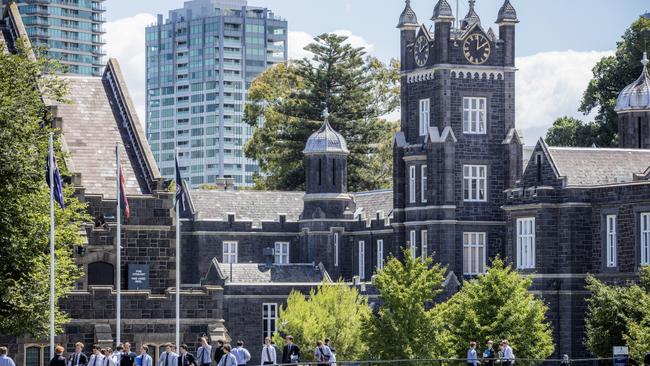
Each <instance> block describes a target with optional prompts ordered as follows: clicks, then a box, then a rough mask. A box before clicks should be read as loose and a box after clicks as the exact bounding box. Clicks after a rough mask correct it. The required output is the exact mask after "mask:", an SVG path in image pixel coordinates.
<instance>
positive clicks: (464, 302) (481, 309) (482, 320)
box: [440, 258, 554, 359]
mask: <svg viewBox="0 0 650 366" xmlns="http://www.w3.org/2000/svg"><path fill="white" fill-rule="evenodd" d="M531 285H532V280H531V279H530V278H528V277H524V276H522V275H520V274H519V273H517V271H515V270H513V269H512V267H511V266H506V265H505V263H504V262H503V260H501V259H499V258H496V259H495V260H494V261H493V263H492V266H491V267H490V268H488V270H487V272H486V273H485V274H484V275H482V276H478V277H477V278H475V279H473V280H470V281H468V282H465V283H464V284H463V287H462V288H461V290H460V291H459V292H457V293H456V294H455V295H454V296H452V297H451V298H450V299H449V300H448V301H447V302H446V303H443V304H441V305H440V308H441V309H440V316H441V317H442V318H443V319H445V331H444V332H445V333H446V336H447V337H448V339H449V340H450V342H451V349H452V350H453V352H454V354H453V355H452V356H455V357H460V358H464V357H466V355H467V348H468V346H469V342H470V341H472V340H475V341H477V343H478V344H479V345H480V344H483V343H484V342H485V341H487V340H488V339H492V340H500V339H507V340H508V341H509V342H510V345H511V346H512V348H513V350H514V352H515V355H516V356H517V358H520V359H523V358H537V359H542V358H546V357H548V356H550V355H551V354H552V353H553V350H554V346H553V335H552V329H551V325H550V323H549V321H548V320H547V319H546V313H547V312H548V306H547V305H546V304H545V303H544V302H543V301H542V300H540V299H537V298H535V296H533V295H532V294H531V293H530V292H529V290H530V287H531Z"/></svg>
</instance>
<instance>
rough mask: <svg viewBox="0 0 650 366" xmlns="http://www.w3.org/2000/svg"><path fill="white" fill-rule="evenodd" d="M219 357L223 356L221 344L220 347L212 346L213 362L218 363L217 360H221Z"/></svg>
mask: <svg viewBox="0 0 650 366" xmlns="http://www.w3.org/2000/svg"><path fill="white" fill-rule="evenodd" d="M221 357H223V346H222V347H214V362H216V363H217V365H218V364H219V361H221Z"/></svg>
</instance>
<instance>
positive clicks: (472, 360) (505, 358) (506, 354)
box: [467, 339, 515, 366]
mask: <svg viewBox="0 0 650 366" xmlns="http://www.w3.org/2000/svg"><path fill="white" fill-rule="evenodd" d="M481 362H482V364H483V365H484V366H495V364H497V363H498V364H500V366H512V365H513V364H514V363H515V354H514V353H513V352H512V347H510V344H509V342H508V340H507V339H504V340H502V341H501V342H500V343H499V349H498V350H495V349H494V342H493V341H492V340H489V339H488V341H487V342H485V350H484V351H483V357H482V358H481V359H479V357H478V352H477V351H476V342H470V344H469V349H468V350H467V366H478V364H479V363H481Z"/></svg>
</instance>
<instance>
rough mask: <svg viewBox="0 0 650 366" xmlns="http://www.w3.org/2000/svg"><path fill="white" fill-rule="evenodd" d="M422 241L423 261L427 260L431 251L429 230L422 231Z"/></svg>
mask: <svg viewBox="0 0 650 366" xmlns="http://www.w3.org/2000/svg"><path fill="white" fill-rule="evenodd" d="M420 242H421V247H422V255H421V256H422V262H424V261H426V260H427V255H428V253H427V252H428V251H429V233H428V231H427V230H422V231H420Z"/></svg>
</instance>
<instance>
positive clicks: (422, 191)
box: [420, 165, 429, 203]
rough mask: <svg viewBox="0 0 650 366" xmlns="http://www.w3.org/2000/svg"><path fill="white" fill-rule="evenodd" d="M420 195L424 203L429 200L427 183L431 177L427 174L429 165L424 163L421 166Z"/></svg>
mask: <svg viewBox="0 0 650 366" xmlns="http://www.w3.org/2000/svg"><path fill="white" fill-rule="evenodd" d="M420 175H421V177H420V195H421V196H422V197H421V200H422V203H426V202H427V188H428V187H427V183H428V182H429V177H428V176H427V166H426V165H422V166H421V167H420Z"/></svg>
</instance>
